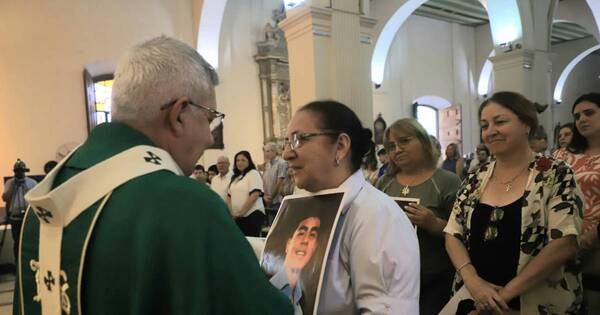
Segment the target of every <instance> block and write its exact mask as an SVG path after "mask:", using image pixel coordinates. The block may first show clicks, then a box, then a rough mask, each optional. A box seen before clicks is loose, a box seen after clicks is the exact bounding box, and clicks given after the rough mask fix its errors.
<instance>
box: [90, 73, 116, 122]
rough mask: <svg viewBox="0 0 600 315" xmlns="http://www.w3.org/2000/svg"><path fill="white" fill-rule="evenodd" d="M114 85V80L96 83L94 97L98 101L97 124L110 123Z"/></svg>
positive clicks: (96, 107) (96, 106)
mask: <svg viewBox="0 0 600 315" xmlns="http://www.w3.org/2000/svg"><path fill="white" fill-rule="evenodd" d="M112 85H113V80H112V79H109V80H103V81H95V82H94V95H95V100H96V105H95V108H94V109H95V113H94V114H95V115H96V123H97V124H101V123H105V122H110V111H111V100H110V97H111V94H112Z"/></svg>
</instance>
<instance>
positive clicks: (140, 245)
mask: <svg viewBox="0 0 600 315" xmlns="http://www.w3.org/2000/svg"><path fill="white" fill-rule="evenodd" d="M142 144H143V145H152V142H151V141H150V140H149V139H147V138H146V137H145V136H144V135H142V134H140V133H139V132H137V131H135V130H133V129H131V128H129V127H128V126H126V125H124V124H119V123H110V124H103V125H100V126H98V127H96V128H95V129H94V131H93V132H92V133H91V134H90V137H89V139H88V140H87V141H86V143H85V144H84V145H83V146H82V147H81V148H80V149H78V151H77V152H76V153H75V154H74V155H73V156H72V157H71V158H70V159H69V161H68V162H67V163H66V165H65V167H63V169H62V170H61V171H60V173H59V174H58V176H57V178H56V179H55V183H54V186H55V187H56V186H57V185H59V184H61V183H63V182H65V181H66V180H68V179H69V178H70V177H72V176H73V175H75V174H77V173H79V172H80V171H81V170H83V169H86V168H88V167H90V166H93V165H94V164H96V163H98V162H100V161H102V160H104V159H106V158H108V157H110V156H113V155H115V154H117V153H119V152H122V151H123V150H126V149H128V148H130V147H133V146H136V145H142ZM99 203H100V202H97V203H96V204H95V205H93V206H92V207H90V208H88V209H86V210H85V211H84V212H83V213H82V214H81V215H80V216H79V217H77V218H76V219H75V220H74V221H73V222H72V223H71V224H70V225H69V226H68V227H67V228H66V229H65V230H64V234H63V250H62V253H61V260H62V263H61V268H62V269H63V270H65V271H66V272H67V274H68V283H69V286H70V288H69V291H68V294H69V299H70V302H71V314H77V299H76V294H77V289H76V285H75V284H76V280H77V276H76V275H77V269H78V263H79V252H78V251H80V250H81V246H82V243H83V237H84V236H85V234H86V232H87V227H88V226H89V225H90V222H91V220H92V218H93V215H94V213H95V212H96V209H97V207H98V205H99ZM23 229H24V230H23V233H24V236H23V245H22V260H21V261H22V265H21V268H22V273H23V282H24V288H23V290H24V297H25V298H24V303H25V313H26V314H40V312H41V309H40V304H39V303H37V302H34V301H33V296H34V295H35V290H36V286H35V282H34V273H33V271H31V268H30V267H29V261H30V260H31V259H36V260H37V257H38V248H37V242H38V238H39V222H38V220H37V218H36V217H35V215H34V214H33V213H29V214H28V215H27V219H26V221H25V224H24V227H23ZM82 282H83V285H82V288H83V289H82V304H83V309H82V310H83V313H84V314H292V312H293V311H292V305H291V303H290V302H289V300H287V299H286V298H285V296H283V295H282V294H281V293H280V292H279V291H278V290H277V289H276V288H274V287H273V286H272V285H271V284H270V283H269V282H268V279H267V278H266V277H265V276H264V274H263V273H262V272H261V271H260V268H259V266H258V262H257V259H256V257H255V256H254V253H253V252H252V250H251V248H250V246H249V244H248V242H247V241H246V240H245V239H244V237H243V235H242V234H241V232H240V231H239V229H238V228H237V226H236V225H235V223H234V222H233V220H232V219H231V218H230V216H229V214H228V211H227V207H226V205H225V204H224V203H223V201H222V199H221V198H219V197H218V196H217V195H216V194H215V193H214V192H213V191H212V190H210V188H208V186H206V185H203V184H201V183H198V182H196V181H194V180H192V179H189V178H187V177H185V176H176V175H175V174H173V173H171V172H168V171H158V172H154V173H150V174H147V175H144V176H141V177H138V178H135V179H132V180H131V181H129V182H127V183H126V184H124V185H122V186H120V187H118V188H117V189H115V190H114V192H113V194H112V196H111V197H110V199H109V201H108V202H107V204H106V206H105V208H104V209H103V210H102V213H101V215H100V217H99V219H98V221H97V223H96V226H95V228H94V232H93V235H92V237H91V239H90V242H89V245H88V249H87V253H86V257H85V264H84V271H83V279H82ZM18 293H19V292H18V290H17V291H16V292H15V303H14V308H13V310H14V314H19V311H20V306H19V304H20V302H19V294H18Z"/></svg>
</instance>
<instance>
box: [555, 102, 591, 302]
mask: <svg viewBox="0 0 600 315" xmlns="http://www.w3.org/2000/svg"><path fill="white" fill-rule="evenodd" d="M572 112H573V118H574V119H575V127H576V128H575V129H574V130H573V138H572V140H571V143H570V144H569V146H567V148H566V149H562V150H559V151H557V152H556V153H555V154H554V156H555V157H556V158H558V159H562V160H564V161H565V162H567V164H569V165H570V166H571V168H572V169H573V172H575V178H576V179H577V184H578V185H579V187H580V188H581V191H582V192H583V199H584V205H585V206H584V209H585V210H584V212H583V235H582V236H581V247H582V249H583V250H582V257H581V258H582V262H583V266H582V272H583V288H584V294H585V302H586V308H587V311H588V312H590V311H591V310H600V248H599V247H598V245H597V243H596V235H595V233H594V232H595V231H597V227H598V223H600V93H590V94H585V95H582V96H581V97H579V98H578V99H577V100H576V101H575V103H574V104H573V109H572ZM590 314H591V313H590Z"/></svg>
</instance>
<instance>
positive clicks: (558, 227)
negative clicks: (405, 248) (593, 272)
mask: <svg viewBox="0 0 600 315" xmlns="http://www.w3.org/2000/svg"><path fill="white" fill-rule="evenodd" d="M494 166H495V161H494V160H492V161H490V162H488V163H485V164H482V165H480V166H479V169H478V170H477V171H476V172H473V173H471V174H470V175H469V176H468V178H467V179H465V180H464V181H463V183H462V185H461V188H460V189H459V191H458V193H457V198H456V202H455V203H454V207H453V209H452V213H451V215H450V219H449V220H448V225H447V226H446V228H445V229H444V232H445V233H448V234H451V235H454V236H455V237H457V238H458V239H459V240H461V241H462V242H463V244H464V245H465V247H466V248H467V250H468V249H469V244H470V237H471V234H470V230H471V217H472V215H473V211H474V209H475V206H476V205H477V203H478V202H479V199H480V196H481V192H483V190H484V188H485V186H486V184H487V182H488V180H489V179H490V177H491V175H492V173H493V170H494ZM582 217H583V201H582V198H581V192H580V191H579V189H578V188H577V183H576V182H575V177H574V175H573V171H572V170H571V169H570V168H569V166H567V164H565V163H564V162H563V161H557V160H554V159H552V158H549V157H546V156H543V155H537V156H536V157H535V159H534V161H533V162H531V164H530V165H529V178H528V180H527V185H526V187H525V192H524V195H523V206H522V210H521V245H520V246H521V248H520V255H519V265H518V269H517V274H518V273H520V272H521V270H522V269H523V268H524V267H525V266H526V265H527V264H528V263H529V262H530V261H531V260H532V259H533V258H534V257H535V256H537V255H538V254H539V253H540V251H541V250H542V249H543V248H544V246H546V245H547V244H548V243H550V242H551V241H552V240H555V239H559V238H561V237H563V236H567V235H576V236H577V237H579V235H580V232H581V221H582ZM460 286H462V280H461V279H460V277H459V276H458V274H457V275H456V278H455V288H454V289H455V290H457V289H459V288H460ZM520 300H521V314H577V312H578V311H579V310H580V308H581V302H582V286H581V273H580V271H579V263H578V261H577V259H573V260H572V261H569V262H568V263H566V264H565V265H563V266H562V267H561V268H560V269H558V270H556V271H555V272H554V273H552V274H551V275H550V276H549V277H548V278H547V279H546V280H543V281H541V282H540V283H539V284H537V285H536V286H535V287H532V288H530V289H529V290H528V291H526V292H524V293H522V294H521V296H520Z"/></svg>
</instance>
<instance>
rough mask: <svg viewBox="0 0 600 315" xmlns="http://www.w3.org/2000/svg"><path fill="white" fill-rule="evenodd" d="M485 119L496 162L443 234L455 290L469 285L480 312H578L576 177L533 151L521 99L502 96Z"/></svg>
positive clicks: (472, 183) (475, 177)
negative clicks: (451, 266)
mask: <svg viewBox="0 0 600 315" xmlns="http://www.w3.org/2000/svg"><path fill="white" fill-rule="evenodd" d="M479 119H480V125H481V138H482V139H483V142H484V143H485V145H486V146H487V147H488V149H489V150H490V152H491V153H492V154H493V156H494V158H493V159H492V160H491V161H490V162H489V163H487V164H484V165H482V166H481V167H479V168H478V169H477V170H476V171H475V172H473V173H471V174H469V177H468V178H467V179H465V180H464V181H463V183H462V186H461V188H460V189H459V191H458V194H457V196H456V202H455V204H454V207H453V209H452V214H451V215H450V219H449V220H448V224H447V225H446V228H445V229H444V232H445V233H446V236H445V237H446V249H447V251H448V254H449V256H450V259H451V260H452V263H453V264H454V266H455V268H456V274H457V277H456V282H455V284H456V286H455V290H458V289H462V288H461V287H462V286H463V285H464V286H465V289H462V290H467V291H468V293H470V295H471V296H472V297H473V301H472V302H474V305H472V306H474V308H475V309H476V310H477V311H478V312H479V314H496V313H495V312H513V313H515V312H518V313H520V314H540V313H541V314H579V313H578V312H579V311H580V308H581V300H582V295H581V292H582V287H581V274H580V272H579V270H578V268H577V262H576V257H577V250H578V244H577V239H578V237H579V234H580V232H581V213H582V210H583V209H582V208H581V205H582V200H581V197H580V192H579V189H578V188H577V183H576V182H575V177H574V175H573V172H572V171H571V169H570V168H569V166H568V165H567V164H565V163H564V162H562V161H558V160H553V159H551V158H548V157H546V156H543V155H541V154H535V153H534V152H533V151H532V150H531V148H530V146H529V140H530V139H529V138H531V137H532V135H533V133H534V132H535V129H536V128H537V126H538V120H537V114H536V111H535V108H534V106H533V104H532V103H531V102H530V101H529V100H527V99H526V98H525V97H523V96H522V95H520V94H518V93H515V92H498V93H495V94H494V95H492V96H491V97H490V98H489V99H487V100H485V101H484V102H483V103H482V104H481V106H480V107H479ZM465 301H468V300H465Z"/></svg>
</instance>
